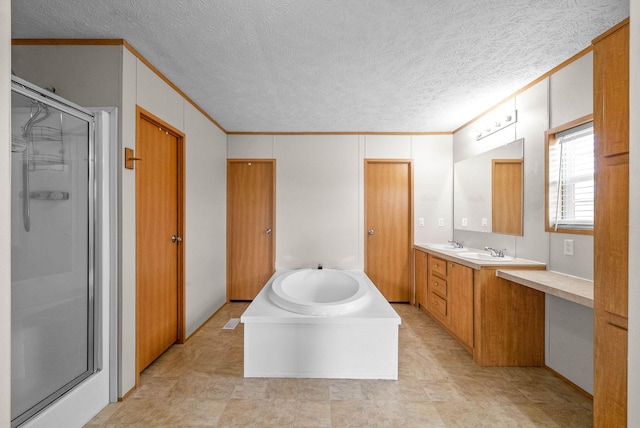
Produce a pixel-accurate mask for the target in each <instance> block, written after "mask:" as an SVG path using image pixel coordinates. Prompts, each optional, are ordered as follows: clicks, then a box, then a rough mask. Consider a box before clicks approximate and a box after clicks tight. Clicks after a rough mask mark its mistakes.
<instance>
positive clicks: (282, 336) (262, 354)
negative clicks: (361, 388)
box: [240, 270, 401, 380]
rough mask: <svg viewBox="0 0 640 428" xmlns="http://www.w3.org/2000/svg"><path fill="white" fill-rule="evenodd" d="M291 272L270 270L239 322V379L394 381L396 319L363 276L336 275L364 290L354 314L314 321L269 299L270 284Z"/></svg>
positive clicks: (387, 305) (397, 318) (364, 275)
mask: <svg viewBox="0 0 640 428" xmlns="http://www.w3.org/2000/svg"><path fill="white" fill-rule="evenodd" d="M291 272H295V271H290V270H278V271H276V273H275V274H274V275H273V276H272V277H271V279H270V280H269V281H268V282H267V284H265V286H264V287H263V289H262V290H261V291H260V293H259V294H258V296H256V298H255V299H254V300H253V302H251V304H250V305H249V307H248V308H247V309H246V311H245V312H244V313H243V314H242V316H241V318H240V320H241V322H242V323H243V325H244V377H248V378H251V377H273V378H279V377H291V378H334V379H393V380H396V379H397V378H398V328H399V325H400V324H401V319H400V317H399V316H398V314H397V313H396V311H395V310H394V309H393V308H392V307H391V305H390V304H389V303H388V302H387V301H386V299H385V298H384V297H383V296H382V294H381V293H380V292H379V291H378V289H377V288H376V286H375V285H374V284H373V283H372V282H371V280H370V279H369V278H368V277H367V276H366V274H365V273H364V272H362V271H340V272H344V273H345V274H346V275H349V276H350V277H352V278H355V279H356V280H357V281H358V282H359V283H364V284H366V286H367V287H368V289H369V298H368V299H366V303H365V304H364V305H363V306H362V307H361V308H360V309H356V310H353V311H352V312H349V313H346V314H342V315H336V316H314V315H305V314H300V313H295V312H291V311H288V310H285V309H283V308H281V307H279V306H277V305H276V304H274V303H273V302H272V301H271V299H270V298H269V292H270V289H271V285H272V284H273V282H274V281H275V280H276V279H277V278H278V277H280V276H282V275H285V274H288V273H291ZM329 272H331V271H329Z"/></svg>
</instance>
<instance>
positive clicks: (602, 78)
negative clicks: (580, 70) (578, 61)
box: [593, 25, 629, 156]
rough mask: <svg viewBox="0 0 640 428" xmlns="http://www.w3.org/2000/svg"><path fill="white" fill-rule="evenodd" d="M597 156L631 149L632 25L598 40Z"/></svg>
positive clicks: (610, 154)
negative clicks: (630, 31) (630, 55)
mask: <svg viewBox="0 0 640 428" xmlns="http://www.w3.org/2000/svg"><path fill="white" fill-rule="evenodd" d="M593 63H594V70H593V84H594V92H593V119H594V126H595V128H596V156H613V155H617V154H621V153H626V152H628V151H629V25H625V26H623V27H621V28H620V29H618V30H617V31H615V32H613V33H611V34H609V35H607V36H606V37H604V38H603V39H600V40H597V41H596V43H595V44H594V60H593Z"/></svg>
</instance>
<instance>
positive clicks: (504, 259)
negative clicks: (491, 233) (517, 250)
mask: <svg viewBox="0 0 640 428" xmlns="http://www.w3.org/2000/svg"><path fill="white" fill-rule="evenodd" d="M458 255H459V256H460V257H464V258H466V259H473V260H482V261H485V262H509V261H511V260H513V257H511V256H504V257H493V256H492V255H491V254H489V253H459V254H458Z"/></svg>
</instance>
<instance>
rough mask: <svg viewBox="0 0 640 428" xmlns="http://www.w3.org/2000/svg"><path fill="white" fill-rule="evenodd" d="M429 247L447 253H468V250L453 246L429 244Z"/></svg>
mask: <svg viewBox="0 0 640 428" xmlns="http://www.w3.org/2000/svg"><path fill="white" fill-rule="evenodd" d="M427 247H429V248H433V249H434V250H447V251H466V250H467V249H466V248H456V247H454V245H453V244H427Z"/></svg>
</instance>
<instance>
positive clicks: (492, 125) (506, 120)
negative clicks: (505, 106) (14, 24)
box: [476, 110, 518, 141]
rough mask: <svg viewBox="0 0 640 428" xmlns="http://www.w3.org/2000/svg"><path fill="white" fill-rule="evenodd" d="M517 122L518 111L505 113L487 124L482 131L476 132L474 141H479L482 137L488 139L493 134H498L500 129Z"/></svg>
mask: <svg viewBox="0 0 640 428" xmlns="http://www.w3.org/2000/svg"><path fill="white" fill-rule="evenodd" d="M517 121H518V111H517V110H513V111H511V112H506V113H504V114H503V115H502V116H500V117H497V118H495V119H493V120H491V121H489V122H488V123H487V125H486V126H485V127H484V129H482V130H479V131H477V132H476V141H477V140H481V139H483V138H484V137H488V136H489V135H491V134H493V133H494V132H498V131H500V130H501V129H504V128H506V127H507V126H510V125H513V124H514V123H516V122H517Z"/></svg>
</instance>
